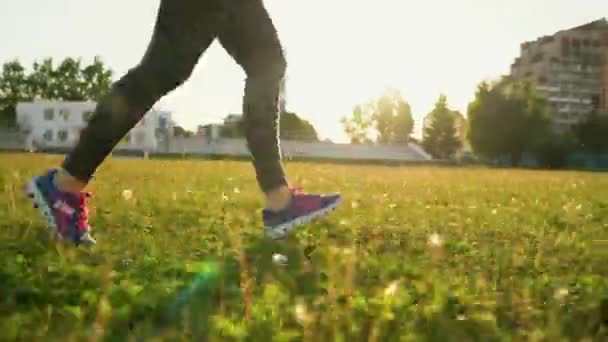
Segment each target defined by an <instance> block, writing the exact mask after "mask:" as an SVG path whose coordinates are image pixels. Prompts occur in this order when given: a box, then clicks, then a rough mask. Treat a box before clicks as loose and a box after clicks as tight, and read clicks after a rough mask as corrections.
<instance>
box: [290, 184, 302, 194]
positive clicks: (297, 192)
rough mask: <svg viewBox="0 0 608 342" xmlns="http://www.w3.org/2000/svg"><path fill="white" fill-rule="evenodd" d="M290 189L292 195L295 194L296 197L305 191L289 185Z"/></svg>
mask: <svg viewBox="0 0 608 342" xmlns="http://www.w3.org/2000/svg"><path fill="white" fill-rule="evenodd" d="M288 188H289V191H291V192H292V193H294V194H296V195H297V194H303V193H304V190H303V189H302V188H301V187H297V186H292V185H289V186H288Z"/></svg>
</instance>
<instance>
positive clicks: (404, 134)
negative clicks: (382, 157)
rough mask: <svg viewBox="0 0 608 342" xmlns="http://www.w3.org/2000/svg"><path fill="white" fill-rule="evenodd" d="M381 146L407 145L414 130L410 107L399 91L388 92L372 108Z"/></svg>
mask: <svg viewBox="0 0 608 342" xmlns="http://www.w3.org/2000/svg"><path fill="white" fill-rule="evenodd" d="M372 110H373V113H372V115H371V116H372V119H373V120H374V123H375V126H376V130H377V132H378V138H377V142H378V143H380V144H396V143H407V142H408V141H409V140H410V135H411V134H412V131H413V129H414V119H413V118H412V111H411V108H410V105H409V104H408V103H407V102H406V101H405V100H404V99H403V97H402V96H401V94H400V93H399V92H398V91H391V92H387V94H385V95H383V96H381V97H380V98H379V99H378V100H377V101H376V103H375V104H374V106H373V107H372Z"/></svg>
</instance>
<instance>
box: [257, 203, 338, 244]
mask: <svg viewBox="0 0 608 342" xmlns="http://www.w3.org/2000/svg"><path fill="white" fill-rule="evenodd" d="M340 204H342V198H339V199H337V200H336V201H335V202H334V203H332V204H331V205H329V206H327V207H325V208H323V209H321V210H317V211H315V212H312V213H310V214H308V215H304V216H300V217H298V218H296V219H294V220H292V221H289V222H286V223H283V224H280V225H278V226H274V227H266V228H265V233H266V236H267V237H270V238H271V239H274V240H280V239H283V238H285V237H287V236H288V235H289V234H291V232H292V231H293V229H294V228H296V227H298V226H301V225H303V224H306V223H310V222H311V221H314V220H316V219H318V218H322V217H325V216H327V215H328V214H329V213H330V212H332V211H334V210H335V209H336V208H337V207H338V206H340Z"/></svg>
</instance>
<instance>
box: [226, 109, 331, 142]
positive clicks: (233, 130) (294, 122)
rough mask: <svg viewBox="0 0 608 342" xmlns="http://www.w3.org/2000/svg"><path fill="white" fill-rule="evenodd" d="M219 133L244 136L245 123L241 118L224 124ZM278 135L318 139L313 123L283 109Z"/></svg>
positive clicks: (292, 138)
mask: <svg viewBox="0 0 608 342" xmlns="http://www.w3.org/2000/svg"><path fill="white" fill-rule="evenodd" d="M220 135H221V136H222V137H224V138H243V137H245V125H244V121H243V120H239V121H237V122H233V123H231V124H229V125H224V126H223V127H222V128H221V131H220ZM279 136H280V137H281V139H285V140H299V141H319V137H318V135H317V131H316V130H315V128H314V127H313V125H312V124H311V123H310V122H308V121H306V120H304V119H302V118H300V117H299V116H298V115H297V114H296V113H293V112H288V111H285V112H283V113H281V117H280V122H279Z"/></svg>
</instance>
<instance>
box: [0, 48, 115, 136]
mask: <svg viewBox="0 0 608 342" xmlns="http://www.w3.org/2000/svg"><path fill="white" fill-rule="evenodd" d="M111 83H112V71H111V70H110V69H109V68H108V67H106V65H105V64H104V62H103V61H102V60H101V58H99V57H96V58H95V59H94V60H93V62H92V63H90V64H84V63H83V62H82V60H81V59H74V58H69V57H68V58H65V59H63V60H62V61H60V62H59V63H58V64H55V61H54V60H53V58H45V59H43V60H42V61H35V62H34V63H33V64H32V67H31V69H30V70H26V68H25V67H24V66H23V64H22V63H21V62H20V61H19V60H12V61H9V62H7V63H4V65H3V66H2V73H1V74H0V126H14V125H15V124H16V113H15V109H16V106H17V103H19V102H28V101H33V100H37V99H44V100H60V101H98V100H99V99H100V97H101V96H103V95H104V94H105V93H106V92H107V91H108V90H109V89H110V86H111Z"/></svg>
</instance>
